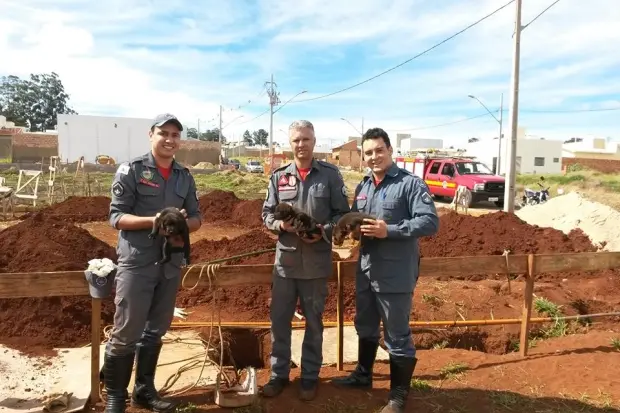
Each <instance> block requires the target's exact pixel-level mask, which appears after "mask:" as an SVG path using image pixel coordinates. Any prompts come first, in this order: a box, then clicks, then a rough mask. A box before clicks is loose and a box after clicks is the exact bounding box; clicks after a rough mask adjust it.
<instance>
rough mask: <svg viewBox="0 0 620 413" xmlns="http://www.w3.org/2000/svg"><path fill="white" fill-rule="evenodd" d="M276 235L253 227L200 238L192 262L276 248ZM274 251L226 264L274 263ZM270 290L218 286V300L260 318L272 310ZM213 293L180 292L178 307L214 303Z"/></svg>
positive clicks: (193, 252) (336, 255)
mask: <svg viewBox="0 0 620 413" xmlns="http://www.w3.org/2000/svg"><path fill="white" fill-rule="evenodd" d="M276 239H277V238H276V237H275V236H274V235H272V234H270V233H268V232H267V231H266V230H263V229H254V230H252V231H250V232H247V233H245V234H243V235H240V236H238V237H235V238H223V239H221V240H217V241H213V240H206V239H203V240H200V241H197V242H195V243H194V244H192V255H191V259H192V262H193V263H207V262H211V261H214V260H218V259H222V258H228V257H233V256H236V255H241V254H246V253H250V252H258V251H261V250H269V249H275V247H276ZM332 260H334V261H336V260H340V255H338V253H337V252H333V253H332ZM274 261H275V252H265V253H262V254H259V255H253V256H248V257H242V258H235V259H233V260H229V261H226V262H225V264H227V265H249V264H273V263H274ZM270 292H271V289H270V287H268V286H264V285H257V286H252V285H248V286H239V287H226V288H224V289H219V297H218V300H219V303H220V304H221V305H222V306H223V307H225V308H226V310H225V311H230V312H231V313H236V312H237V311H242V312H248V311H251V312H254V313H256V315H257V316H258V319H264V318H265V314H268V313H269V305H268V300H269V298H270V296H271V295H270V294H271V293H270ZM211 299H212V294H210V293H206V292H205V291H204V289H196V290H191V291H188V290H183V289H181V290H180V291H179V294H178V296H177V305H178V306H179V307H187V306H195V305H197V304H201V303H209V302H211Z"/></svg>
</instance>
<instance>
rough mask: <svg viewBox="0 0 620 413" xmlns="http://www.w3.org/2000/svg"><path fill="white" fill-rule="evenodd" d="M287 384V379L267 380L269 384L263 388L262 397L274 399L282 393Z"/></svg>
mask: <svg viewBox="0 0 620 413" xmlns="http://www.w3.org/2000/svg"><path fill="white" fill-rule="evenodd" d="M289 384H290V381H289V380H288V379H283V378H280V377H272V378H270V379H269V382H268V383H267V384H265V385H264V386H263V396H265V397H276V396H277V395H279V394H280V393H282V390H284V388H285V387H286V386H288V385H289Z"/></svg>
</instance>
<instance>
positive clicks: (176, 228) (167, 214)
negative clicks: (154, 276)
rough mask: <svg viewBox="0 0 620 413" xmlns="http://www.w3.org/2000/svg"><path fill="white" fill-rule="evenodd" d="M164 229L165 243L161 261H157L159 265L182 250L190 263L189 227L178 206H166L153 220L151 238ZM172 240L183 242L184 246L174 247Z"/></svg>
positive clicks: (186, 263)
mask: <svg viewBox="0 0 620 413" xmlns="http://www.w3.org/2000/svg"><path fill="white" fill-rule="evenodd" d="M160 231H163V234H162V235H163V236H164V237H165V238H164V245H163V254H162V259H161V261H159V262H157V264H158V265H160V264H165V263H167V262H168V261H170V254H172V253H175V252H182V253H183V254H184V256H185V265H189V252H190V247H189V227H188V226H187V221H186V220H185V217H184V216H183V214H182V213H181V211H179V210H178V209H176V208H164V209H163V210H162V211H161V212H160V213H159V216H158V217H157V218H155V221H154V222H153V231H151V233H150V234H149V238H151V239H154V238H155V237H157V235H158V234H159V233H160ZM172 240H174V241H176V242H180V241H182V242H183V246H182V247H174V246H173V245H172V242H171V241H172Z"/></svg>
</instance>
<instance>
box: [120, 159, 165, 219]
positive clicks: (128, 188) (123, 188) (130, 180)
mask: <svg viewBox="0 0 620 413" xmlns="http://www.w3.org/2000/svg"><path fill="white" fill-rule="evenodd" d="M135 199H136V179H135V171H134V170H133V168H132V167H131V165H129V164H128V163H123V164H121V165H120V166H119V167H118V169H117V170H116V174H115V175H114V180H113V181H112V202H110V214H109V221H110V225H112V227H113V228H115V229H118V230H126V231H132V230H140V229H150V228H152V227H153V220H154V219H155V217H139V216H137V215H133V214H132V212H133V206H134V202H135Z"/></svg>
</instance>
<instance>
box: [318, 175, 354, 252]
mask: <svg viewBox="0 0 620 413" xmlns="http://www.w3.org/2000/svg"><path fill="white" fill-rule="evenodd" d="M332 175H333V176H332V177H330V183H329V188H330V200H331V212H332V213H331V219H330V221H329V222H328V223H326V224H325V225H324V226H323V230H324V231H325V236H326V237H327V239H329V240H331V239H332V231H333V229H334V226H335V225H336V223H337V222H338V220H339V219H340V218H341V217H342V216H343V215H344V214H346V213H347V212H349V211H351V208H350V207H349V199H348V198H347V187H346V185H345V184H344V179H343V178H342V175H341V174H340V171H338V173H337V174H335V175H334V174H332Z"/></svg>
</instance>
